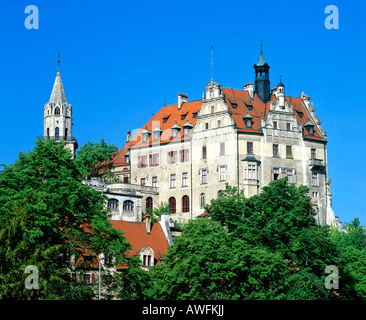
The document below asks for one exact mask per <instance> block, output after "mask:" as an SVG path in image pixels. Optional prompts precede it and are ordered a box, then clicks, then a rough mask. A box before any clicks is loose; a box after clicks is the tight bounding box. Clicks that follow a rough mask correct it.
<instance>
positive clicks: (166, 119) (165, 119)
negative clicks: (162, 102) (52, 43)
mask: <svg viewBox="0 0 366 320" xmlns="http://www.w3.org/2000/svg"><path fill="white" fill-rule="evenodd" d="M169 117H170V115H169V116H167V117H165V118H163V123H166V122H167V121H168V119H169Z"/></svg>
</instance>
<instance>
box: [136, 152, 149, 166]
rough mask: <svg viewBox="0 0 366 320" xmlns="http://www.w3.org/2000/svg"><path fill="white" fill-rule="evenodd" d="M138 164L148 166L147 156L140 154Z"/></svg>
mask: <svg viewBox="0 0 366 320" xmlns="http://www.w3.org/2000/svg"><path fill="white" fill-rule="evenodd" d="M137 166H138V167H139V168H144V167H147V156H146V155H145V156H138V157H137Z"/></svg>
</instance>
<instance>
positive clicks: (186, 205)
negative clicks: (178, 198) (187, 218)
mask: <svg viewBox="0 0 366 320" xmlns="http://www.w3.org/2000/svg"><path fill="white" fill-rule="evenodd" d="M182 212H189V197H188V196H183V198H182Z"/></svg>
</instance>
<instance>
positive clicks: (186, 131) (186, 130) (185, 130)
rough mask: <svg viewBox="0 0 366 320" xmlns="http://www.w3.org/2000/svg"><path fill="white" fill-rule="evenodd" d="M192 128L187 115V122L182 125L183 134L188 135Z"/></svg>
mask: <svg viewBox="0 0 366 320" xmlns="http://www.w3.org/2000/svg"><path fill="white" fill-rule="evenodd" d="M192 128H193V125H192V124H190V123H189V121H188V117H187V122H186V123H185V124H184V125H183V135H184V136H185V137H186V136H189V134H190V132H191V130H192Z"/></svg>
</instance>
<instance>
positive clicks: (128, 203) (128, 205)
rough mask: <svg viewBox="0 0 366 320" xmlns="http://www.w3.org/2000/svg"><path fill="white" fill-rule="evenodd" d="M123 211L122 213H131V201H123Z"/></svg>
mask: <svg viewBox="0 0 366 320" xmlns="http://www.w3.org/2000/svg"><path fill="white" fill-rule="evenodd" d="M123 210H124V211H133V201H131V200H125V201H123Z"/></svg>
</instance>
